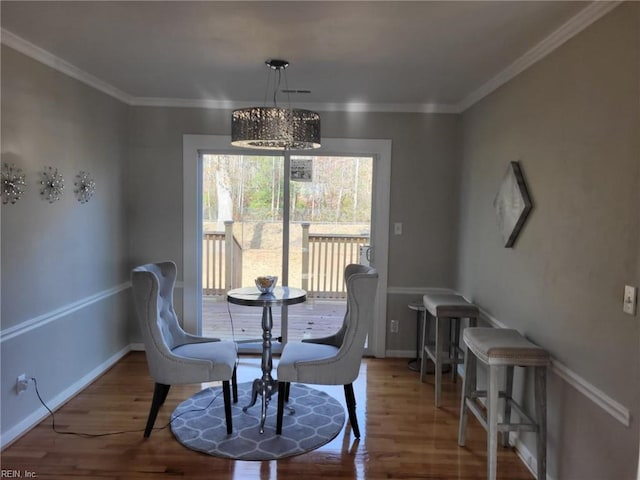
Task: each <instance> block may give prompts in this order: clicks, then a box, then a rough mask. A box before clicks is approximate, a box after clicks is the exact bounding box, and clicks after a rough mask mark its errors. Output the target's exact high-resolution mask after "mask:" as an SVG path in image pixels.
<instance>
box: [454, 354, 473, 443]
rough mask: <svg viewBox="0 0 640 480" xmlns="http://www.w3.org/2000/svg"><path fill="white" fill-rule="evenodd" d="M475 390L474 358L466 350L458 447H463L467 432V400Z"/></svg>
mask: <svg viewBox="0 0 640 480" xmlns="http://www.w3.org/2000/svg"><path fill="white" fill-rule="evenodd" d="M475 389H476V357H475V356H474V355H473V353H472V352H471V351H470V350H469V349H467V353H466V354H465V356H464V377H463V378H462V399H461V400H460V420H459V422H460V423H459V425H458V445H460V446H461V447H464V443H465V437H466V430H467V410H468V408H467V398H471V393H472V392H474V391H475Z"/></svg>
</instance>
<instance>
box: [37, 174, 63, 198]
mask: <svg viewBox="0 0 640 480" xmlns="http://www.w3.org/2000/svg"><path fill="white" fill-rule="evenodd" d="M40 185H42V186H41V187H40V196H41V197H42V198H43V199H44V200H46V201H47V202H49V203H53V202H56V201H58V200H60V197H61V196H62V191H63V190H64V178H63V177H62V174H61V173H58V169H57V168H53V167H44V170H42V172H40Z"/></svg>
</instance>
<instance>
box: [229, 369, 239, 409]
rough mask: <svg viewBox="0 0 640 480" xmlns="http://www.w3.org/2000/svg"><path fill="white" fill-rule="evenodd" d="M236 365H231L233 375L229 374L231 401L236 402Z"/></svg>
mask: <svg viewBox="0 0 640 480" xmlns="http://www.w3.org/2000/svg"><path fill="white" fill-rule="evenodd" d="M236 370H237V367H233V375H232V376H231V389H232V391H233V403H238V377H237V375H236Z"/></svg>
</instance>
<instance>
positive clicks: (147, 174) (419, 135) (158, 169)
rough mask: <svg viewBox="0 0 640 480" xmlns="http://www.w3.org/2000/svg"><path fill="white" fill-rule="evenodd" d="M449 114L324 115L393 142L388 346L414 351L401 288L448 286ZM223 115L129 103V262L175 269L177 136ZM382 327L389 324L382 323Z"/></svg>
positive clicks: (339, 127) (346, 128) (338, 126)
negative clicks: (391, 329)
mask: <svg viewBox="0 0 640 480" xmlns="http://www.w3.org/2000/svg"><path fill="white" fill-rule="evenodd" d="M457 122H458V116H457V115H433V114H406V113H405V114H402V113H344V112H322V134H323V136H324V137H327V138H332V137H337V138H375V139H381V138H384V139H391V140H392V165H391V192H390V197H391V200H390V201H391V206H390V212H391V213H390V222H391V225H392V226H393V223H394V222H402V223H403V235H401V236H396V235H393V234H391V235H390V241H389V286H390V287H394V288H395V289H396V290H399V291H400V293H399V294H393V295H390V297H393V298H392V300H393V302H391V303H390V307H389V309H388V315H387V316H388V318H389V319H391V318H394V319H399V320H402V322H401V328H400V332H399V333H398V334H390V333H388V336H387V349H388V350H396V351H397V350H401V351H406V352H409V353H410V352H411V351H413V350H414V349H415V346H414V342H415V314H413V312H411V311H410V310H409V309H408V308H407V303H408V302H409V301H410V300H412V299H413V298H414V297H415V294H413V295H412V294H411V292H409V294H407V293H402V292H403V288H406V287H425V286H429V287H449V288H452V287H453V286H454V277H455V270H454V268H453V267H452V265H453V264H454V261H455V254H456V237H457V232H456V227H457V223H456V220H455V219H456V216H457V210H458V203H457V189H458V185H457V182H458V181H459V178H458V175H457V172H458V170H459V166H458V161H459V154H458V150H457V145H458V144H457V140H458V138H457V137H456V132H457ZM230 129H231V112H230V111H224V110H203V109H186V108H184V109H182V108H151V107H136V108H132V117H131V132H130V136H131V150H130V152H131V162H130V164H129V167H128V168H129V175H128V179H129V182H130V185H129V188H128V191H129V192H130V194H129V197H128V198H127V205H128V209H129V225H128V229H129V231H130V237H129V238H130V245H129V255H130V264H131V265H135V264H139V263H143V262H148V261H155V260H161V259H167V258H171V259H174V260H175V261H176V262H177V263H178V268H179V271H180V273H179V274H178V275H179V277H181V275H182V273H181V272H182V258H183V257H182V253H183V252H182V135H183V134H211V135H225V134H228V133H229V132H230ZM387 330H388V329H387Z"/></svg>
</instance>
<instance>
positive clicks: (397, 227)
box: [393, 222, 402, 235]
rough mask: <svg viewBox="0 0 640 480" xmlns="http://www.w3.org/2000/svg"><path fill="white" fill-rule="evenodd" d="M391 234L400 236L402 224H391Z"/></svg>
mask: <svg viewBox="0 0 640 480" xmlns="http://www.w3.org/2000/svg"><path fill="white" fill-rule="evenodd" d="M393 233H394V234H396V235H402V223H400V222H397V223H394V224H393Z"/></svg>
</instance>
